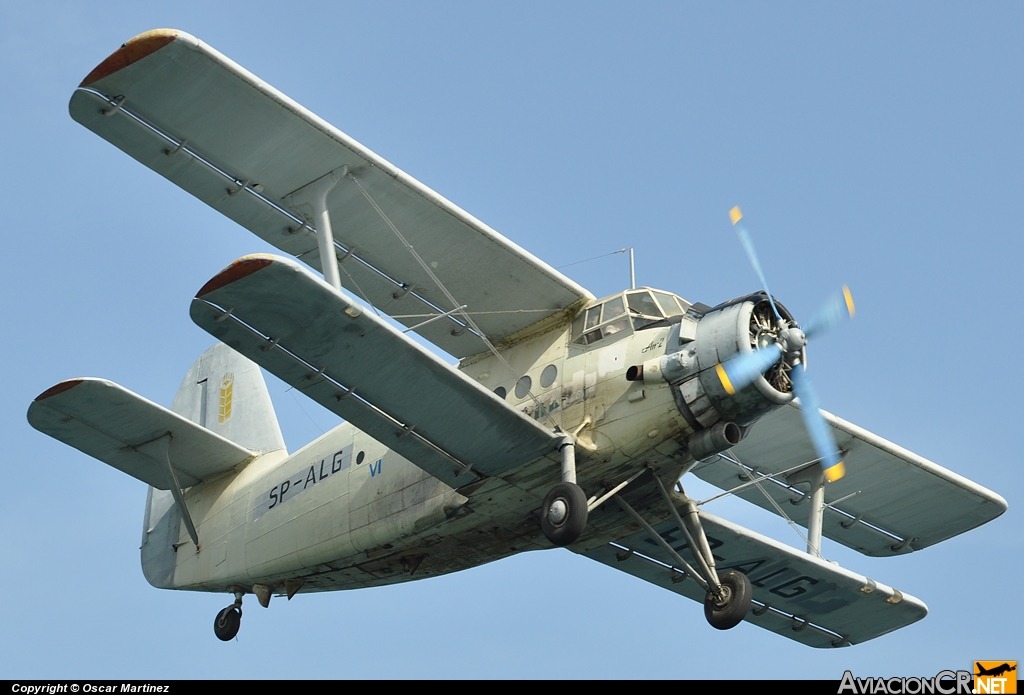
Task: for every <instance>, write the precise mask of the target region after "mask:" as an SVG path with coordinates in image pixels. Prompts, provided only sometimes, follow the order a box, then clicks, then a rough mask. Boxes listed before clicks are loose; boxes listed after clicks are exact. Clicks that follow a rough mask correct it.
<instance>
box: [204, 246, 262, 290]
mask: <svg viewBox="0 0 1024 695" xmlns="http://www.w3.org/2000/svg"><path fill="white" fill-rule="evenodd" d="M273 262H274V259H273V257H272V256H264V255H253V256H245V257H244V258H239V259H238V260H237V261H235V262H234V263H232V264H231V265H229V266H228V267H227V268H225V269H224V270H222V271H220V272H219V273H217V274H216V275H214V276H213V277H212V278H210V281H209V282H207V283H206V284H205V285H203V287H202V289H200V290H199V292H197V293H196V297H202V296H203V295H204V294H209V293H210V292H213V291H214V290H219V289H220V288H221V287H224V286H225V285H230V284H231V283H232V282H235V281H236V280H241V279H242V278H244V277H246V276H247V275H252V274H253V273H255V272H256V271H257V270H259V269H260V268H266V267H267V266H268V265H270V264H271V263H273Z"/></svg>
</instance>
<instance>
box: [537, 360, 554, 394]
mask: <svg viewBox="0 0 1024 695" xmlns="http://www.w3.org/2000/svg"><path fill="white" fill-rule="evenodd" d="M556 376H558V367H556V366H555V365H553V364H549V365H548V366H546V367H544V371H543V372H541V373H540V387H541V388H543V389H546V388H547V387H548V386H551V384H553V383H555V377H556Z"/></svg>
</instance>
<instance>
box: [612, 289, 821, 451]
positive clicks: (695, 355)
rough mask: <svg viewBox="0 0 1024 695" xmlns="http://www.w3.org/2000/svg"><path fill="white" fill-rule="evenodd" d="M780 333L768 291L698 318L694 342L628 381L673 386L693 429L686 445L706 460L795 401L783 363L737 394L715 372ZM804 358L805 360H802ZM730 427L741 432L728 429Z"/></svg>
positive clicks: (633, 373)
mask: <svg viewBox="0 0 1024 695" xmlns="http://www.w3.org/2000/svg"><path fill="white" fill-rule="evenodd" d="M776 306H777V307H778V310H779V313H780V314H781V316H782V318H783V320H784V321H786V322H792V321H793V317H792V315H791V314H790V313H789V312H788V311H787V310H786V308H785V307H784V306H782V305H781V304H779V303H778V302H776ZM778 330H779V328H778V324H777V322H776V320H775V318H774V315H773V313H772V308H771V304H770V303H769V301H768V297H767V295H766V294H765V293H764V292H758V293H755V294H751V295H748V296H746V297H741V298H739V299H734V300H732V301H730V302H726V303H724V304H720V305H718V306H716V307H714V308H713V309H711V310H709V311H708V312H706V313H705V314H704V315H703V316H702V317H700V320H699V321H698V323H697V326H696V332H695V337H694V339H693V340H692V341H691V342H689V343H687V344H686V345H685V346H684V347H683V349H682V350H679V351H677V352H673V353H670V354H667V355H664V356H662V357H660V358H657V359H655V360H650V361H649V362H647V363H645V364H644V365H643V366H639V367H636V368H634V369H632V370H631V375H630V376H628V377H627V378H630V379H633V380H643V381H645V382H650V381H655V380H657V381H666V382H668V383H669V384H671V386H672V391H673V396H674V397H675V401H676V405H677V406H678V407H679V410H680V412H682V414H683V417H684V418H685V419H686V421H687V422H688V423H689V425H690V427H691V428H692V430H693V433H692V434H691V435H690V438H689V440H688V446H689V448H690V449H691V453H692V454H694V457H695V458H706V457H708V456H711V455H713V454H715V453H718V452H720V451H723V450H725V449H727V448H729V446H732V445H733V444H736V443H738V441H739V439H742V436H743V435H745V434H746V428H747V427H749V426H750V425H751V424H753V423H754V422H755V421H757V420H758V419H759V418H760V417H761V416H763V415H764V414H765V413H767V412H769V411H770V410H773V409H775V408H777V407H778V406H780V405H785V404H787V403H789V402H790V401H791V400H793V385H792V382H791V381H790V378H789V372H790V366H789V365H788V364H786V362H785V360H779V363H778V364H776V365H774V366H773V367H771V368H770V369H769V370H768V371H767V372H766V373H765V374H764V375H763V376H760V377H758V378H757V379H755V380H754V381H753V382H752V383H751V384H749V385H747V386H745V387H743V388H741V389H739V390H738V391H736V392H735V393H729V392H728V391H727V390H726V388H725V386H724V385H723V384H722V380H721V378H720V377H719V375H718V373H717V370H716V367H717V366H718V365H719V364H721V363H723V362H727V361H728V360H729V359H731V358H733V357H736V356H737V355H739V354H740V353H742V352H751V351H753V350H754V349H755V348H758V347H764V346H766V345H768V344H770V343H773V342H776V341H777V340H778ZM805 357H806V356H805V355H801V358H802V360H803V359H805ZM731 424H735V425H736V427H737V428H738V430H737V429H736V428H733V427H728V425H731ZM737 431H738V432H739V433H740V434H739V439H737V437H736V433H737Z"/></svg>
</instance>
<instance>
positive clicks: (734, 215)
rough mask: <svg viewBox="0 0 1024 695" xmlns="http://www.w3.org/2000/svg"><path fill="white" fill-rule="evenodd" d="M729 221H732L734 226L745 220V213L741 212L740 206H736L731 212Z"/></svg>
mask: <svg viewBox="0 0 1024 695" xmlns="http://www.w3.org/2000/svg"><path fill="white" fill-rule="evenodd" d="M729 219H730V220H732V223H733V224H736V223H737V222H739V221H740V220H742V219H743V213H742V212H740V206H739V205H736V206H735V207H733V209H732V210H730V211H729Z"/></svg>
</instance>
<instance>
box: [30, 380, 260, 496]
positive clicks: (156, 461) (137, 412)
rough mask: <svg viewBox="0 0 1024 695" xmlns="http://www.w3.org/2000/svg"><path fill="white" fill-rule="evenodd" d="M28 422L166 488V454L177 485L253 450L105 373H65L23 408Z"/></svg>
mask: <svg viewBox="0 0 1024 695" xmlns="http://www.w3.org/2000/svg"><path fill="white" fill-rule="evenodd" d="M28 421H29V424H30V425H32V426H33V427H35V428H36V429H37V430H39V431H40V432H42V433H44V434H48V435H50V436H51V437H53V438H54V439H59V440H60V441H62V442H64V443H65V444H69V445H71V446H73V447H75V448H76V449H78V450H79V451H82V452H84V453H86V454H89V455H90V456H92V457H94V458H97V459H99V460H100V461H103V462H104V463H106V464H108V465H111V466H113V467H114V468H116V469H118V470H119V471H124V472H125V473H127V474H128V475H130V476H132V477H133V478H138V479H139V480H141V481H142V482H144V483H148V484H149V485H152V486H153V487H155V488H158V489H160V490H169V489H170V488H171V485H172V484H173V483H172V482H171V480H172V476H171V475H169V471H168V469H167V462H168V459H169V461H170V464H171V466H173V468H174V474H175V476H176V477H177V479H178V484H179V485H180V486H181V487H182V488H186V487H189V486H191V485H195V484H196V483H198V482H199V481H201V480H203V479H204V478H209V477H211V476H214V475H217V474H219V473H223V472H225V471H229V470H231V469H232V468H234V467H235V466H237V465H239V464H241V463H245V462H246V461H248V460H249V459H251V458H252V457H253V456H254V453H253V452H251V451H249V450H248V449H244V448H242V447H240V446H238V445H237V444H235V443H233V442H230V441H228V440H227V439H224V437H221V436H220V435H218V434H214V433H213V432H211V431H209V430H207V429H205V428H203V427H200V426H199V425H197V424H195V423H194V422H191V421H189V420H186V419H185V418H183V417H181V416H180V415H177V414H175V413H173V412H171V411H170V410H167V409H166V408H164V407H162V406H159V405H157V404H156V403H153V402H152V401H149V400H146V399H145V398H143V397H142V396H140V395H138V394H136V393H132V392H131V391H129V390H128V389H126V388H124V387H122V386H118V385H117V384H115V383H113V382H112V381H107V380H105V379H91V378H83V379H69V380H68V381H62V382H61V383H59V384H57V385H56V386H54V387H52V388H50V389H47V390H46V391H44V392H43V393H42V394H40V395H39V397H38V398H36V399H35V400H34V401H33V402H32V405H30V406H29V408H28Z"/></svg>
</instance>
